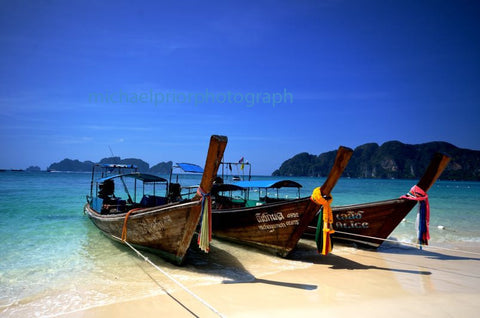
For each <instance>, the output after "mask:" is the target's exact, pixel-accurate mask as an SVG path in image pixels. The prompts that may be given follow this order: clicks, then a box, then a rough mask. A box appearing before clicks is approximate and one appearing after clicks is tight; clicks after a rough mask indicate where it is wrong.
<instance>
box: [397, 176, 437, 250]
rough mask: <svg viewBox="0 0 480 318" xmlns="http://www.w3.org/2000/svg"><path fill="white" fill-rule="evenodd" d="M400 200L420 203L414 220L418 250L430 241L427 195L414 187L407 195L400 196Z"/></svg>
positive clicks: (417, 187)
mask: <svg viewBox="0 0 480 318" xmlns="http://www.w3.org/2000/svg"><path fill="white" fill-rule="evenodd" d="M400 198H401V199H407V200H413V201H418V202H420V205H419V207H418V212H417V220H416V228H417V239H418V244H419V245H420V248H422V245H428V240H429V239H430V231H429V226H430V204H429V203H428V194H427V193H426V192H425V191H423V189H421V188H420V187H419V186H417V185H414V186H413V187H412V188H411V189H410V191H409V192H408V193H407V194H405V195H402V196H401V197H400Z"/></svg>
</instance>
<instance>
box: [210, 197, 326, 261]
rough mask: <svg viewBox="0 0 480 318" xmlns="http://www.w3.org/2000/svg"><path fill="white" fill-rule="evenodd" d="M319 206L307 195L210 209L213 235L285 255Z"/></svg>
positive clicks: (293, 246) (293, 245)
mask: <svg viewBox="0 0 480 318" xmlns="http://www.w3.org/2000/svg"><path fill="white" fill-rule="evenodd" d="M318 208H319V206H318V205H317V204H315V203H314V202H312V201H311V200H310V198H303V199H297V200H291V201H283V202H277V203H271V204H267V205H260V206H256V207H242V208H232V209H226V210H213V212H212V230H213V235H214V236H215V237H218V238H222V239H226V240H229V241H234V242H241V243H242V244H247V245H253V246H257V247H262V248H265V249H269V250H273V251H274V252H276V253H277V254H278V255H280V256H282V257H286V256H287V255H288V254H289V253H290V252H291V251H292V250H293V249H294V248H295V246H296V245H297V242H298V240H299V239H300V237H301V235H302V234H303V233H304V231H305V230H306V229H307V227H308V225H309V224H310V222H311V221H312V219H313V218H314V217H315V214H316V213H317V211H318Z"/></svg>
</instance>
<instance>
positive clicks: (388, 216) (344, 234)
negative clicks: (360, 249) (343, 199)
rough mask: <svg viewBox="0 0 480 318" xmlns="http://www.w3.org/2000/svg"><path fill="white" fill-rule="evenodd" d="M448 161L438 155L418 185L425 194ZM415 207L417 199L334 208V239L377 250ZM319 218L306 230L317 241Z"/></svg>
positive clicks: (308, 236)
mask: <svg viewBox="0 0 480 318" xmlns="http://www.w3.org/2000/svg"><path fill="white" fill-rule="evenodd" d="M449 161H450V158H449V157H448V156H446V155H444V154H440V153H437V154H435V155H434V156H433V158H432V160H431V161H430V164H429V166H428V167H427V169H426V170H425V172H424V174H423V176H422V178H421V179H420V181H418V183H417V185H416V186H417V187H418V188H420V189H422V190H423V191H424V192H425V193H426V192H427V191H428V190H429V189H430V188H431V187H432V185H433V184H434V183H435V181H436V180H437V179H438V177H439V176H440V175H441V174H442V172H443V170H444V169H445V167H446V166H447V165H448V162H449ZM416 204H417V201H415V200H411V199H407V198H405V197H399V198H397V199H392V200H384V201H377V202H369V203H362V204H352V205H344V206H332V212H333V218H334V222H333V229H334V230H335V233H334V234H333V235H332V239H333V241H336V242H343V243H355V244H358V245H360V246H364V247H373V248H377V247H379V246H380V245H381V244H382V243H383V242H384V241H385V239H387V238H388V237H389V236H390V234H391V233H392V232H393V230H395V228H396V227H397V226H398V224H399V223H400V222H402V220H403V219H404V218H405V217H406V216H407V214H408V213H409V212H410V211H411V210H412V209H413V207H414V206H415V205H416ZM317 218H318V214H317V216H316V217H315V218H314V220H313V221H312V222H311V223H310V225H309V226H308V227H307V229H306V231H305V233H304V236H305V237H307V238H314V236H315V232H316V227H317V223H316V222H317Z"/></svg>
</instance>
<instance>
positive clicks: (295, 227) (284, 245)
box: [212, 147, 353, 257]
mask: <svg viewBox="0 0 480 318" xmlns="http://www.w3.org/2000/svg"><path fill="white" fill-rule="evenodd" d="M352 153H353V151H352V150H351V149H349V148H346V147H340V148H339V149H338V152H337V157H336V159H335V163H334V165H333V167H332V169H331V171H330V174H329V176H328V177H327V179H326V181H325V182H324V184H323V185H322V186H321V188H320V191H321V194H322V195H323V196H324V197H329V196H330V193H331V191H332V189H333V188H334V186H335V184H336V183H337V181H338V179H339V178H340V176H341V174H342V173H343V170H344V169H345V167H346V165H347V163H348V161H349V160H350V157H351V155H352ZM250 182H252V183H253V184H255V181H250ZM289 182H290V185H293V183H291V182H292V181H289ZM287 183H288V182H284V183H280V184H276V185H275V182H274V184H273V186H278V187H280V186H286V185H288V184H287ZM238 184H239V185H241V184H242V183H241V182H240V183H238ZM239 185H236V184H235V183H234V184H224V183H216V184H215V185H214V188H213V189H212V196H213V201H214V202H213V205H212V207H213V211H212V231H213V235H214V237H216V238H219V239H225V240H229V241H233V242H236V243H241V244H246V245H251V246H255V247H260V248H263V249H267V250H271V251H273V252H275V253H276V254H277V255H279V256H282V257H286V256H288V255H289V254H290V252H291V251H292V250H293V249H294V248H295V247H296V245H297V242H298V241H299V239H300V237H301V236H302V234H303V233H304V232H305V230H306V229H307V227H308V225H309V224H310V223H311V222H312V220H313V219H314V217H315V215H316V214H317V211H318V210H319V209H320V206H321V205H319V204H318V203H316V202H314V201H313V200H312V199H311V197H305V198H298V199H293V200H283V199H278V198H268V196H266V197H265V198H261V200H259V201H256V202H255V203H254V204H249V203H251V202H253V201H252V200H247V199H236V198H233V197H231V196H226V195H222V193H224V192H231V191H235V190H241V189H244V188H243V187H241V186H239ZM257 186H259V187H261V182H260V183H257Z"/></svg>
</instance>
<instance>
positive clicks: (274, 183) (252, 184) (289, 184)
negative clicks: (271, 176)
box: [234, 180, 302, 188]
mask: <svg viewBox="0 0 480 318" xmlns="http://www.w3.org/2000/svg"><path fill="white" fill-rule="evenodd" d="M234 185H236V186H239V187H242V188H301V187H302V185H301V184H300V183H298V182H295V181H292V180H254V181H238V182H235V183H234Z"/></svg>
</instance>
